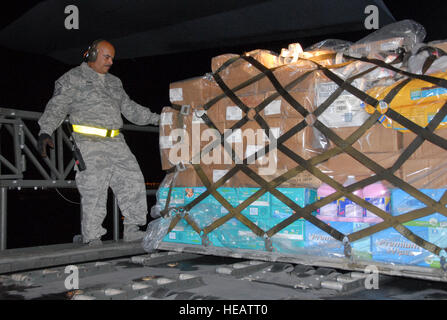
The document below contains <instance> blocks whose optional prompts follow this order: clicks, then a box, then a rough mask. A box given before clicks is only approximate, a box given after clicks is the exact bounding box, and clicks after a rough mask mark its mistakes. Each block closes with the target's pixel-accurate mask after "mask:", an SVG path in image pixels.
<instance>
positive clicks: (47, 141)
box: [37, 133, 54, 158]
mask: <svg viewBox="0 0 447 320" xmlns="http://www.w3.org/2000/svg"><path fill="white" fill-rule="evenodd" d="M47 145H48V146H49V147H50V148H51V149H53V148H54V142H53V139H51V136H50V135H48V134H46V133H42V134H41V135H40V136H39V140H38V141H37V150H39V152H40V155H41V156H42V158H46V157H47Z"/></svg>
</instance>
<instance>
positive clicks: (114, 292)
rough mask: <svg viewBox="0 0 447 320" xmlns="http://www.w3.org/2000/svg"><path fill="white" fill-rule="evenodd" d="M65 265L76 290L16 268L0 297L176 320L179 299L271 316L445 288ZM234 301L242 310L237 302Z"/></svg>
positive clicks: (254, 270)
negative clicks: (133, 304) (78, 303)
mask: <svg viewBox="0 0 447 320" xmlns="http://www.w3.org/2000/svg"><path fill="white" fill-rule="evenodd" d="M105 247H106V248H107V247H108V249H106V250H104V251H107V250H109V249H110V248H111V246H110V245H109V246H107V245H105ZM66 250H69V249H66ZM74 250H76V249H74ZM92 251H94V250H92ZM128 252H130V251H128ZM70 266H71V267H73V266H75V267H76V268H77V270H78V275H79V278H78V287H77V288H68V289H67V279H68V280H69V277H70V276H71V275H72V274H71V273H70V272H67V265H60V266H57V267H51V268H41V269H35V270H22V271H21V272H13V273H7V274H1V275H0V299H1V300H156V301H157V300H158V301H160V300H166V301H171V302H174V301H178V303H181V306H180V305H178V303H177V304H174V305H173V307H172V308H168V309H169V310H167V311H166V310H165V311H166V312H168V313H170V314H171V313H172V314H173V315H178V314H180V313H181V309H180V307H182V306H186V305H185V302H184V301H185V300H188V301H190V302H189V306H192V307H194V306H196V305H202V304H197V303H198V302H194V301H193V300H207V301H208V302H207V305H212V306H214V307H215V308H214V309H215V312H217V310H219V312H220V313H222V312H224V311H225V310H226V311H228V308H227V309H225V310H224V309H223V308H221V306H222V303H224V304H225V306H227V304H229V302H217V301H216V300H222V301H228V300H250V304H253V301H256V300H259V301H260V302H259V304H260V305H266V306H267V307H266V308H267V312H268V314H272V313H276V311H278V310H277V308H278V306H283V304H281V303H279V304H273V305H269V302H268V301H267V300H275V301H287V300H294V302H293V303H295V302H296V301H295V300H334V299H335V300H353V299H354V300H383V299H386V300H402V299H414V300H419V299H424V300H437V299H445V298H447V289H446V288H445V285H444V284H443V283H440V282H433V281H427V280H418V279H409V278H401V277H393V276H387V275H383V274H380V275H379V276H378V278H377V283H376V285H375V287H371V286H369V285H368V283H370V281H369V279H368V277H369V276H370V275H368V274H366V273H363V272H352V271H343V270H340V269H335V268H329V267H314V266H306V265H303V264H295V263H284V262H279V261H276V262H273V261H262V260H251V259H242V258H234V257H218V256H211V255H200V254H192V253H179V252H172V251H156V252H154V253H150V254H148V253H145V254H139V255H135V256H132V257H121V258H114V259H108V260H103V261H94V262H80V263H74V264H70ZM68 283H69V284H70V281H68ZM370 284H371V283H370ZM213 301H214V302H213ZM263 301H264V302H263ZM234 303H236V304H237V307H238V308H240V307H241V304H240V303H237V302H233V303H232V304H234ZM177 305H178V306H179V307H178V308H177V307H176V306H177ZM165 309H166V308H165Z"/></svg>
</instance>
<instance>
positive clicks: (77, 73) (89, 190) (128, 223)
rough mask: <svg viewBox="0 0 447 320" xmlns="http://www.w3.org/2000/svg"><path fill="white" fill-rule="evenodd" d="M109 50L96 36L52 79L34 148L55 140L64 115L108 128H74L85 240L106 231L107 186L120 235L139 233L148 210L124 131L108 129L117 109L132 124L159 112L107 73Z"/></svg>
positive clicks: (115, 124) (118, 123) (115, 125)
mask: <svg viewBox="0 0 447 320" xmlns="http://www.w3.org/2000/svg"><path fill="white" fill-rule="evenodd" d="M114 56H115V49H114V47H113V46H112V45H111V44H110V43H109V42H107V41H105V40H97V41H95V42H94V43H93V44H92V46H90V48H89V50H88V51H87V52H86V54H84V57H86V59H87V61H88V62H87V63H86V62H83V63H82V64H81V65H80V66H78V67H75V68H73V69H71V70H70V71H68V72H67V73H65V74H64V75H62V76H61V77H60V78H59V79H58V80H57V81H56V83H55V89H54V94H53V97H52V98H51V99H50V101H49V102H48V104H47V106H46V108H45V112H44V113H43V115H42V117H41V118H40V119H39V125H40V129H41V130H40V132H39V148H40V150H41V153H42V156H43V157H45V156H46V146H47V145H49V146H50V147H53V146H54V143H53V141H52V139H51V134H52V133H53V131H54V130H55V129H56V128H57V127H58V126H59V125H61V123H62V122H63V120H64V119H65V117H66V116H67V115H69V120H70V123H71V124H72V125H80V126H83V128H85V127H87V129H88V128H102V129H107V130H109V131H107V136H105V137H104V136H98V135H96V134H91V133H89V134H86V133H85V132H84V131H78V132H76V130H74V131H75V132H74V133H73V136H74V139H75V141H76V143H77V145H78V147H79V149H80V151H81V154H82V157H83V159H84V161H85V164H86V170H84V171H79V170H78V168H76V169H75V170H76V171H77V172H76V185H77V187H78V190H79V193H80V194H81V204H82V211H83V215H82V223H81V230H82V239H83V242H84V243H86V244H89V245H100V244H101V240H100V239H101V236H102V235H104V234H105V233H106V230H105V229H104V228H103V227H102V223H103V221H104V218H105V216H106V214H107V192H108V188H109V186H110V187H111V188H112V191H113V192H114V194H115V195H116V197H117V199H118V205H119V207H120V209H121V211H122V213H123V216H124V218H125V220H124V240H125V241H135V240H139V239H141V238H143V237H144V232H142V231H140V230H139V226H142V225H145V224H146V216H147V201H146V187H145V183H144V178H143V175H142V173H141V170H140V167H139V165H138V163H137V160H136V158H135V156H134V155H133V154H132V153H131V151H130V149H129V147H128V146H127V144H126V142H125V140H124V137H123V134H122V133H119V134H118V135H117V136H113V137H111V134H110V132H112V131H110V130H117V129H120V128H121V127H122V126H123V120H122V118H121V114H123V115H124V117H125V118H126V119H127V120H129V121H130V122H132V123H135V124H137V125H147V124H152V125H158V123H159V120H160V115H159V114H156V113H153V112H151V111H150V109H148V108H145V107H143V106H141V105H139V104H137V103H135V102H134V101H132V100H131V99H130V98H129V97H128V95H127V94H126V92H125V91H124V89H123V85H122V83H121V81H120V79H118V78H117V77H115V76H113V75H111V74H110V73H108V71H109V69H110V67H111V66H112V64H113V58H114ZM74 129H75V128H74ZM79 132H82V133H79Z"/></svg>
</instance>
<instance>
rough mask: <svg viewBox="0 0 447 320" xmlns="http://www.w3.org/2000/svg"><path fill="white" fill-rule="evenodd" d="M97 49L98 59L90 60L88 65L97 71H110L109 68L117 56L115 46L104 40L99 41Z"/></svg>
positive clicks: (104, 72) (103, 72)
mask: <svg viewBox="0 0 447 320" xmlns="http://www.w3.org/2000/svg"><path fill="white" fill-rule="evenodd" d="M96 50H97V51H98V54H97V56H96V60H95V61H89V62H88V65H89V66H90V68H92V69H93V70H95V71H96V72H98V73H102V74H106V73H107V72H109V69H110V67H111V66H112V64H113V59H114V58H115V48H114V47H113V45H112V44H111V43H110V42H108V41H106V40H102V41H100V42H99V43H97V45H96Z"/></svg>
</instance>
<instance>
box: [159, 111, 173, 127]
mask: <svg viewBox="0 0 447 320" xmlns="http://www.w3.org/2000/svg"><path fill="white" fill-rule="evenodd" d="M160 124H161V125H162V126H166V125H170V126H172V112H163V113H162V114H161V116H160Z"/></svg>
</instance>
